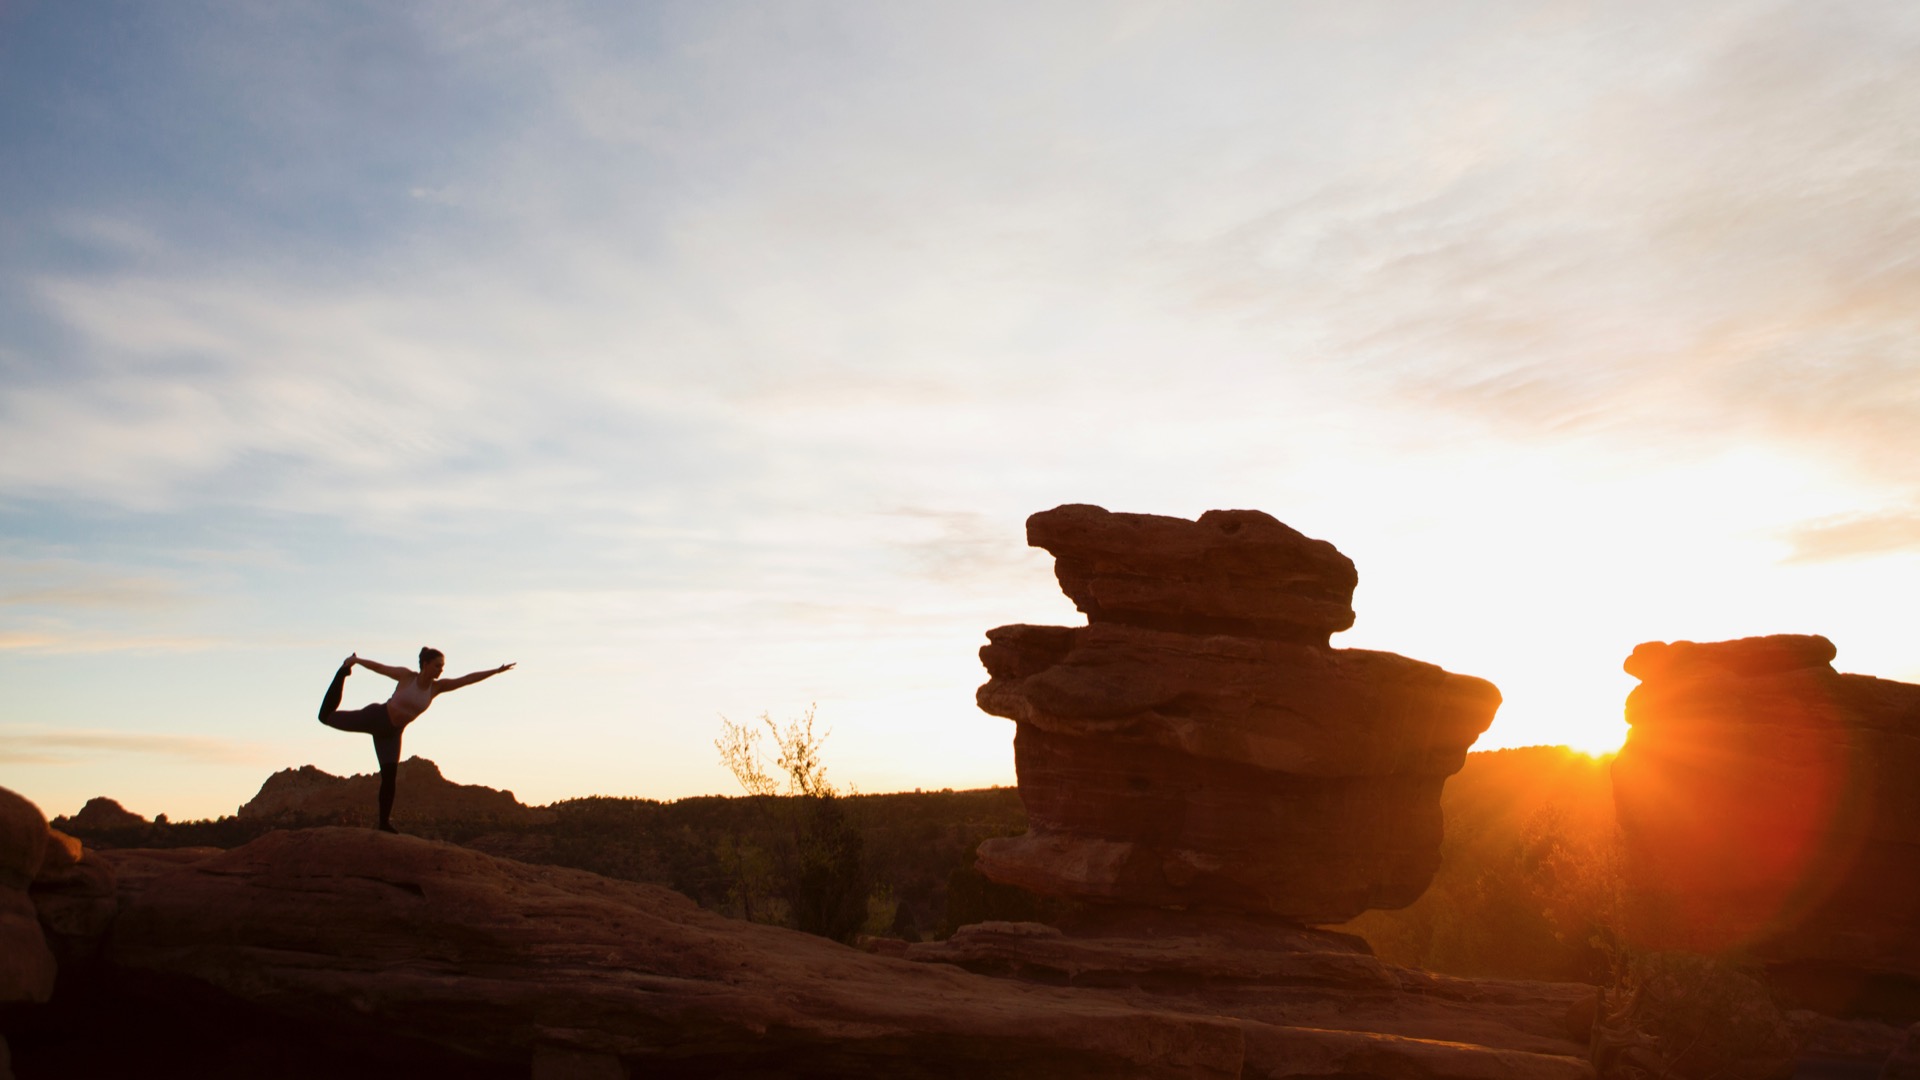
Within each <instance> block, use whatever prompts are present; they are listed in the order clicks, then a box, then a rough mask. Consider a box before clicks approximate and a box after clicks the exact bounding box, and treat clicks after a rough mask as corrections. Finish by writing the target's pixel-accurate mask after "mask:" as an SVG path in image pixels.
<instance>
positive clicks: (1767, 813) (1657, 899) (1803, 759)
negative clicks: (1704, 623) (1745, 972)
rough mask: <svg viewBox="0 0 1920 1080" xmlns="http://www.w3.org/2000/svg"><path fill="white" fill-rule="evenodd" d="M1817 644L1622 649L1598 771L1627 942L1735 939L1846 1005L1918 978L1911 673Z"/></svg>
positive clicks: (1819, 998) (1818, 997)
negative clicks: (1615, 745)
mask: <svg viewBox="0 0 1920 1080" xmlns="http://www.w3.org/2000/svg"><path fill="white" fill-rule="evenodd" d="M1833 657H1834V648H1833V644H1832V643H1831V642H1829V641H1828V640H1827V639H1826V638H1823V637H1817V636H1808V635H1779V636H1774V637H1762V638H1745V639H1742V640H1738V641H1723V642H1712V643H1704V644H1699V643H1694V642H1673V643H1670V644H1669V643H1662V642H1651V643H1648V644H1645V645H1641V646H1639V647H1638V648H1636V649H1635V650H1634V651H1633V655H1632V657H1630V658H1629V659H1628V660H1627V663H1626V668H1627V670H1628V672H1629V673H1631V674H1634V675H1637V676H1639V678H1640V679H1641V684H1640V686H1639V687H1638V688H1636V689H1635V690H1634V691H1633V693H1632V694H1631V695H1629V696H1628V698H1627V722H1628V723H1629V724H1630V725H1631V733H1630V734H1629V736H1628V738H1627V743H1626V746H1625V747H1624V748H1622V750H1621V752H1620V755H1619V757H1618V758H1616V759H1615V761H1614V765H1613V782H1614V801H1615V806H1616V809H1617V812H1618V815H1619V819H1620V824H1621V829H1622V833H1623V836H1624V839H1625V842H1626V845H1627V855H1628V862H1627V868H1628V872H1629V874H1630V875H1631V878H1632V882H1631V884H1632V886H1633V889H1632V891H1633V898H1634V912H1633V914H1634V931H1635V934H1636V936H1637V937H1638V938H1639V940H1640V942H1641V943H1643V944H1645V945H1648V946H1652V947H1664V948H1685V949H1694V950H1702V951H1708V950H1714V949H1720V948H1728V947H1742V948H1746V949H1748V950H1750V951H1751V952H1752V953H1753V954H1754V955H1756V956H1757V957H1759V958H1760V959H1761V960H1763V961H1765V962H1766V963H1767V964H1768V965H1769V966H1770V967H1771V968H1772V969H1773V971H1774V973H1775V976H1776V979H1777V980H1781V981H1784V982H1785V983H1787V984H1792V985H1797V986H1799V987H1801V988H1802V989H1806V990H1809V991H1811V999H1812V1000H1814V1001H1816V1002H1817V1003H1819V1004H1822V1005H1825V1006H1828V1007H1838V1008H1847V1007H1849V1001H1848V999H1850V998H1852V997H1855V996H1857V995H1858V994H1860V993H1862V992H1864V991H1863V988H1864V987H1867V986H1868V984H1870V983H1872V982H1873V981H1874V980H1887V979H1893V980H1897V981H1905V982H1907V983H1908V984H1909V988H1908V990H1907V991H1906V993H1908V994H1909V995H1912V994H1913V989H1912V986H1911V984H1912V983H1913V982H1915V981H1916V980H1920V905H1916V904H1915V903H1914V897H1915V896H1916V895H1920V783H1916V782H1915V777H1916V776H1920V686H1913V685H1908V684H1905V683H1897V682H1891V681H1888V680H1884V679H1876V678H1872V677H1870V676H1866V675H1843V674H1839V673H1837V672H1835V671H1834V670H1833V667H1832V665H1831V663H1830V661H1831V660H1832V659H1833ZM1914 1000H1916V1001H1920V997H1917V998H1915V999H1914Z"/></svg>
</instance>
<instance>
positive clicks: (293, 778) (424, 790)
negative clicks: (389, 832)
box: [238, 757, 552, 825]
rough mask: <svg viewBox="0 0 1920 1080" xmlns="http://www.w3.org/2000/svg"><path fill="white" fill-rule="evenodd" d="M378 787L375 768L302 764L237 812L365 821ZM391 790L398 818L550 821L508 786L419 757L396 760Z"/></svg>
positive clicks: (262, 787) (248, 815)
mask: <svg viewBox="0 0 1920 1080" xmlns="http://www.w3.org/2000/svg"><path fill="white" fill-rule="evenodd" d="M379 791H380V775H379V774H378V773H357V774H355V775H353V776H335V775H333V774H332V773H330V772H325V771H322V770H320V769H317V768H315V767H313V766H312V765H302V766H301V767H299V768H297V769H282V770H280V771H279V772H277V773H274V774H273V775H272V776H269V777H267V782H266V783H264V784H262V785H260V792H259V794H257V795H255V796H254V797H253V798H251V799H249V800H247V803H246V805H244V806H242V807H240V810H239V813H238V816H239V817H242V818H268V819H276V818H298V819H303V820H306V821H314V820H327V821H332V822H335V823H338V824H351V825H366V824H370V823H372V821H373V820H374V817H375V812H376V803H377V800H378V796H379ZM395 792H396V794H395V796H394V811H393V812H394V819H395V820H396V821H400V822H409V823H414V824H418V823H421V822H429V821H434V822H439V821H452V822H490V823H495V824H505V823H513V824H532V823H535V822H538V821H551V820H552V814H551V813H550V812H547V811H540V810H535V809H533V808H532V807H529V806H525V805H522V804H521V802H520V801H519V800H518V799H515V798H514V797H513V792H511V791H499V790H496V789H494V788H490V787H485V786H482V785H480V784H456V783H454V782H453V781H451V780H448V779H447V778H446V777H445V776H443V775H441V772H440V766H438V765H435V764H434V763H433V762H431V761H429V760H427V759H426V758H423V757H410V758H408V759H406V760H405V761H402V762H401V763H400V768H399V775H398V777H397V786H396V788H395Z"/></svg>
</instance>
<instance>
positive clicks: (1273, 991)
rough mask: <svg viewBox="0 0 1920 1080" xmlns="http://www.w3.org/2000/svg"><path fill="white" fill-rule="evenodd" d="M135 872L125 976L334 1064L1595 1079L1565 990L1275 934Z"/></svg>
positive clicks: (120, 943) (443, 884)
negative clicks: (391, 1047)
mask: <svg viewBox="0 0 1920 1080" xmlns="http://www.w3.org/2000/svg"><path fill="white" fill-rule="evenodd" d="M113 854H114V857H115V858H116V859H118V860H121V861H124V862H127V863H129V865H131V863H132V862H133V861H135V860H136V859H137V858H138V856H137V855H136V853H132V852H116V853H113ZM123 869H124V868H123ZM148 870H149V871H150V872H149V873H147V874H146V875H145V876H144V877H143V879H142V883H141V885H140V886H139V887H138V889H137V891H135V892H134V893H132V894H131V895H130V896H129V898H128V900H127V902H126V907H125V910H124V912H123V914H122V916H121V918H120V920H119V922H118V923H117V925H116V927H115V931H114V946H113V948H114V957H115V960H116V962H117V963H118V964H119V965H120V967H121V968H122V969H123V970H125V971H126V972H128V973H129V975H130V976H132V975H140V976H142V977H143V978H144V979H146V980H148V981H149V985H151V986H154V987H157V988H160V989H161V990H162V991H163V992H165V993H168V994H171V995H174V996H178V997H182V998H187V999H191V1000H197V1001H212V1002H214V1006H213V1008H214V1010H215V1011H218V1010H220V1009H221V1008H223V1007H222V1006H219V1005H218V1001H219V1000H220V999H219V998H214V999H209V998H207V997H206V996H205V995H206V994H207V993H208V992H209V991H213V992H216V993H217V994H219V995H222V996H223V997H224V998H225V999H227V1000H234V1001H245V1002H252V1003H254V1004H256V1005H259V1006H262V1007H265V1008H267V1009H270V1010H271V1011H272V1012H273V1013H274V1014H276V1015H277V1016H279V1017H281V1018H291V1019H295V1020H297V1021H298V1022H299V1023H300V1024H301V1025H302V1026H303V1028H304V1029H305V1030H308V1031H311V1032H314V1033H315V1034H316V1037H317V1038H318V1039H319V1040H320V1041H323V1042H324V1041H328V1040H331V1041H332V1042H333V1043H335V1044H342V1043H350V1042H352V1041H353V1040H356V1039H359V1038H362V1037H368V1038H370V1037H373V1036H374V1034H376V1033H378V1032H392V1031H404V1032H407V1033H408V1034H409V1036H410V1037H411V1038H413V1039H416V1040H420V1041H423V1042H425V1043H428V1044H431V1045H433V1046H436V1047H438V1048H440V1049H441V1050H442V1051H443V1052H444V1053H446V1054H447V1055H449V1060H455V1061H459V1060H464V1061H469V1062H475V1063H480V1064H484V1063H487V1062H492V1063H496V1064H501V1065H511V1066H516V1067H519V1068H522V1069H524V1068H526V1067H528V1066H529V1065H538V1067H539V1068H541V1069H546V1068H554V1069H558V1068H560V1067H561V1066H560V1065H559V1064H555V1063H567V1067H570V1068H575V1069H578V1070H599V1071H598V1072H584V1073H581V1074H582V1075H608V1076H618V1075H634V1076H640V1075H645V1076H726V1075H740V1076H748V1075H756V1076H757V1075H779V1076H851V1077H863V1076H875V1077H878V1076H887V1077H926V1076H988V1075H991V1076H1014V1077H1021V1076H1031V1077H1061V1076H1067V1077H1072V1076H1084V1077H1149V1076H1151V1077H1160V1076H1167V1077H1176V1076H1177V1077H1242V1076H1245V1077H1307V1076H1313V1077H1324V1078H1336V1077H1346V1078H1354V1080H1358V1078H1361V1077H1369V1078H1393V1077H1453V1078H1458V1080H1475V1078H1484V1080H1496V1078H1502V1080H1506V1078H1511V1080H1520V1078H1526V1077H1537V1078H1543V1080H1558V1078H1566V1080H1579V1078H1585V1077H1590V1076H1591V1075H1592V1073H1591V1071H1590V1070H1589V1069H1588V1068H1587V1067H1586V1065H1585V1063H1584V1062H1583V1061H1580V1060H1578V1059H1577V1057H1576V1056H1575V1055H1577V1054H1578V1053H1579V1052H1580V1044H1578V1043H1576V1042H1575V1040H1574V1039H1573V1038H1572V1037H1571V1036H1570V1035H1569V1034H1568V1033H1567V1032H1566V1031H1565V1030H1559V1032H1558V1034H1556V1033H1555V1029H1556V1027H1560V1026H1562V1021H1561V1018H1560V1015H1559V1014H1560V1013H1561V1012H1563V1011H1564V1005H1565V999H1566V998H1567V997H1568V996H1569V995H1572V994H1577V993H1579V992H1580V991H1578V990H1576V989H1575V988H1557V989H1548V990H1545V991H1542V990H1541V989H1539V987H1538V986H1523V985H1521V984H1512V985H1511V986H1506V987H1495V986H1493V985H1492V984H1468V983H1465V982H1464V981H1461V980H1436V979H1432V978H1431V977H1428V976H1424V975H1419V974H1417V973H1411V972H1404V971H1399V970H1397V969H1391V968H1389V967H1387V966H1385V965H1381V964H1380V963H1379V962H1377V961H1375V960H1373V958H1372V957H1370V956H1368V955H1366V953H1365V952H1364V946H1362V945H1360V944H1358V942H1357V940H1356V939H1351V938H1346V937H1343V936H1341V935H1330V934H1311V933H1307V932H1304V931H1297V930H1296V931H1286V930H1284V929H1281V928H1278V927H1276V926H1274V925H1272V924H1255V923H1247V922H1244V921H1240V922H1235V921H1231V920H1228V921H1225V922H1220V921H1215V922H1205V921H1203V922H1202V923H1200V924H1197V925H1198V926H1199V930H1198V931H1196V930H1194V925H1196V924H1188V925H1187V929H1185V930H1183V931H1181V934H1180V935H1179V936H1177V937H1167V936H1165V933H1164V931H1165V930H1166V928H1165V927H1157V926H1154V925H1146V924H1140V923H1137V922H1127V923H1103V924H1098V925H1090V926H1083V927H1079V928H1077V929H1075V930H1073V931H1071V932H1070V933H1071V935H1073V936H1070V934H1069V932H1063V931H1060V930H1055V929H1052V928H1045V927H1034V926H1031V925H1025V926H1019V925H1013V924H997V925H996V924H989V925H986V926H982V927H976V928H971V929H970V931H969V932H967V934H966V935H965V936H963V937H957V938H956V939H954V941H953V942H950V943H947V944H945V945H942V946H938V947H929V946H917V947H915V955H914V958H913V959H912V960H901V959H889V958H884V957H878V956H872V955H868V954H866V953H862V952H858V951H855V950H851V949H848V948H845V947H843V946H840V945H836V944H834V943H832V942H829V941H826V940H824V939H821V938H815V937H810V936H807V935H802V934H798V933H794V932H792V931H787V930H782V929H778V928H773V927H767V926H760V925H756V924H752V923H745V922H740V921H737V920H730V919H725V918H721V917H719V916H716V915H713V914H710V913H707V912H704V911H702V910H700V909H698V908H696V907H695V906H694V905H693V904H692V903H691V902H690V901H688V900H686V899H685V898H684V897H681V896H679V895H678V894H676V893H672V892H669V891H667V890H665V889H660V888H656V887H652V886H646V885H639V884H632V883H626V882H616V881H611V880H608V879H605V878H601V877H597V876H595V875H593V874H587V873H583V872H580V871H574V870H566V869H562V868H557V867H534V866H527V865H523V864H519V863H513V862H509V861H506V860H501V859H494V858H492V857H489V856H486V855H483V854H480V853H478V852H473V851H469V850H466V849H461V848H456V847H452V846H449V845H445V844H439V843H435V842H432V841H427V840H422V839H418V838H413V837H404V836H388V835H384V834H380V833H376V832H371V831H361V830H347V829H336V828H327V829H313V830H305V831H299V832H279V833H274V834H270V835H269V836H266V837H263V838H261V839H260V840H257V841H255V842H253V843H251V844H249V845H247V846H246V847H244V848H239V849H236V850H234V851H231V852H226V853H222V854H217V855H212V856H209V857H201V858H197V859H195V860H194V861H183V862H176V863H175V864H174V867H173V869H171V870H168V869H164V868H156V867H154V866H149V867H148ZM130 876H131V875H130ZM1290 935H1291V936H1290ZM1008 942H1012V944H1011V945H1009V944H1008ZM1015 957H1018V958H1019V959H1015ZM1012 966H1021V967H1022V972H1024V973H1022V972H1015V971H1013V970H1011V967H1012ZM963 967H966V968H972V969H974V970H972V971H969V970H962V968H963ZM976 972H981V973H976ZM1036 973H1038V977H1037V978H1036V977H1035V975H1036ZM1049 982H1050V983H1055V984H1056V985H1043V983H1049ZM1449 986H1452V987H1453V989H1451V990H1450V989H1448V987H1449ZM1465 987H1474V989H1472V990H1470V991H1469V990H1465V989H1461V988H1465ZM1495 1002H1499V1003H1498V1004H1495ZM1355 1016H1358V1017H1362V1018H1364V1019H1365V1021H1366V1022H1365V1023H1361V1024H1352V1023H1349V1022H1348V1021H1349V1019H1350V1018H1351V1017H1355ZM1475 1038H1486V1039H1488V1040H1489V1043H1488V1044H1486V1045H1477V1044H1475V1043H1473V1042H1472V1041H1471V1040H1473V1039H1475ZM542 1062H544V1063H546V1064H538V1063H542ZM522 1075H524V1073H523V1074H522ZM536 1075H537V1073H536Z"/></svg>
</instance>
